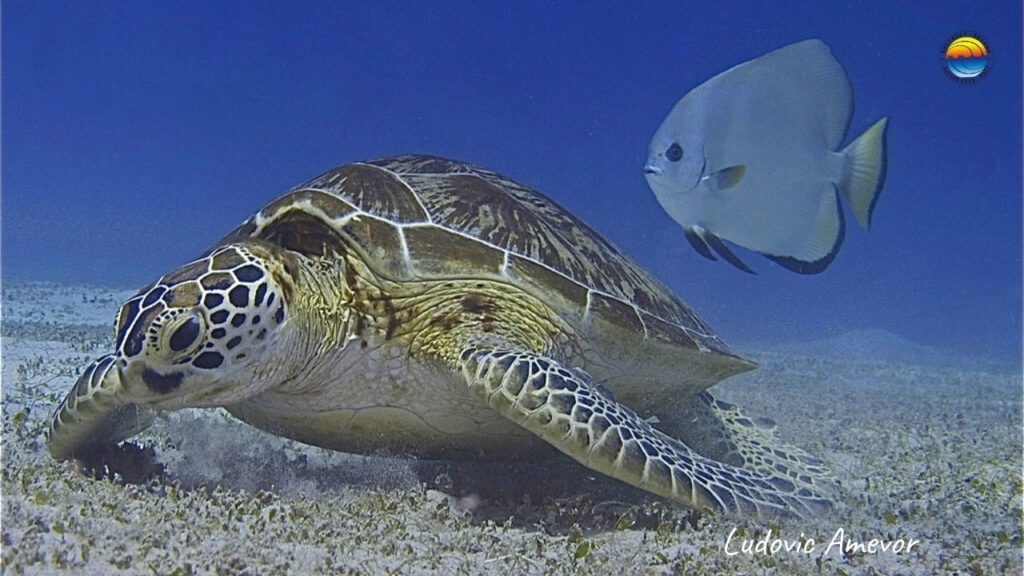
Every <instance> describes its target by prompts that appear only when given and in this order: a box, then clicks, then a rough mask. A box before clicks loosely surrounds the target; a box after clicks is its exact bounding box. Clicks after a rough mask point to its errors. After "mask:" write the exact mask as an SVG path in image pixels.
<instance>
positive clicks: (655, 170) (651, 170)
mask: <svg viewBox="0 0 1024 576" xmlns="http://www.w3.org/2000/svg"><path fill="white" fill-rule="evenodd" d="M661 172H662V171H661V168H659V167H657V166H655V165H654V164H648V165H646V166H644V174H654V175H657V176H661Z"/></svg>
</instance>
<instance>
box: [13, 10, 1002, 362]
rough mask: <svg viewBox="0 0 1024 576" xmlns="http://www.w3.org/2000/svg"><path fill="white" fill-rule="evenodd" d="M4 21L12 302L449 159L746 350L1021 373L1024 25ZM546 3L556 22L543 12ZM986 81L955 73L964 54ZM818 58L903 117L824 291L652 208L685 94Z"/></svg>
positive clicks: (623, 19)
mask: <svg viewBox="0 0 1024 576" xmlns="http://www.w3.org/2000/svg"><path fill="white" fill-rule="evenodd" d="M353 4H355V3H349V2H325V3H322V4H318V3H315V2H302V3H290V2H274V3H237V2H230V3H229V2H104V3H98V2H39V1H37V0H32V1H5V2H3V15H2V16H3V17H2V20H3V22H2V26H3V28H2V49H3V52H2V54H3V62H2V64H3V65H2V81H3V84H2V89H3V93H2V96H3V113H2V114H3V117H2V120H3V124H2V145H3V148H2V161H3V176H2V178H3V179H2V185H3V197H2V202H3V204H2V208H3V213H2V241H3V253H2V256H3V269H2V271H3V277H4V279H49V280H60V281H87V282H94V283H103V284H110V285H140V284H144V283H148V282H149V281H151V280H152V279H154V278H155V277H157V276H158V275H160V274H162V273H164V272H166V271H168V270H170V269H171V268H172V267H174V266H176V265H178V264H180V263H183V262H185V261H187V260H189V259H191V258H192V257H194V256H196V255H198V254H199V253H201V252H202V251H204V250H205V249H206V248H207V247H208V246H209V245H210V244H211V243H212V242H214V241H216V240H217V239H219V238H220V237H221V236H222V235H223V234H224V233H225V232H227V231H228V230H230V229H231V228H232V227H234V226H235V225H236V224H238V223H239V222H241V221H242V220H243V219H245V218H246V217H247V216H248V215H249V214H251V213H252V212H253V211H255V210H256V209H257V208H259V207H260V206H261V205H263V204H264V203H265V202H267V201H268V200H270V199H271V198H273V197H275V196H277V195H278V194H279V193H280V192H282V191H283V190H284V189H286V188H288V187H290V186H292V185H294V184H296V183H298V182H301V181H303V180H305V179H306V178H309V177H311V176H314V175H316V174H319V173H320V172H322V171H324V170H325V169H327V168H330V167H332V166H335V165H338V164H342V163H346V162H350V161H355V160H360V159H368V158H372V157H377V156H383V155H391V154H397V153H409V152H416V153H431V154H438V155H443V156H449V157H454V158H458V159H462V160H466V161H470V162H474V163H478V164H482V165H484V166H487V167H490V168H492V169H495V170H498V171H500V172H502V173H505V174H506V175H508V176H510V177H512V178H514V179H517V180H520V181H522V182H524V183H527V184H529V185H532V186H533V187H535V188H537V189H539V190H540V191H542V192H544V193H545V194H547V195H549V196H550V197H552V198H554V199H555V200H556V201H558V202H559V203H561V204H562V205H564V206H565V207H567V208H568V209H570V210H571V211H573V212H574V213H576V214H577V215H579V216H581V217H582V218H583V219H584V220H586V221H587V222H589V223H590V224H592V225H593V226H594V227H595V228H596V229H598V230H600V231H602V232H603V233H604V234H606V235H607V236H608V237H609V238H610V239H611V240H612V241H613V242H615V243H616V244H617V245H618V246H620V247H621V248H622V249H623V250H624V251H625V252H627V253H628V254H629V255H631V256H632V257H634V258H635V259H636V260H638V261H639V262H640V263H641V264H643V265H644V266H646V267H648V268H649V269H651V270H652V271H653V272H654V273H655V274H656V275H657V276H659V277H660V278H661V279H663V280H664V281H665V282H667V283H668V284H669V285H670V286H672V287H673V288H674V289H675V290H676V291H677V292H678V293H679V294H681V295H682V296H683V298H684V299H686V300H687V301H688V302H689V303H690V304H691V305H693V306H694V307H695V308H696V309H697V310H698V311H699V312H701V314H702V315H703V316H704V317H705V318H706V319H707V320H708V321H709V322H710V323H711V324H712V325H713V326H715V327H716V328H717V329H718V331H719V332H720V333H721V334H722V335H723V336H724V337H725V338H726V340H728V341H734V342H761V343H764V342H773V341H781V340H793V339H810V338H821V337H826V336H830V335H835V334H839V333H842V332H845V331H848V330H854V329H865V328H871V329H875V328H881V329H885V330H888V331H890V332H893V333H896V334H899V335H900V336H903V337H905V338H909V339H911V340H913V341H915V342H918V343H921V344H925V345H928V346H935V347H941V348H947V349H952V350H956V351H958V352H959V353H963V354H971V355H973V354H985V355H990V356H993V355H994V356H1000V357H1003V358H1011V359H1013V360H1014V361H1015V362H1019V354H1020V350H1021V297H1022V295H1021V274H1022V264H1021V242H1022V239H1021V209H1022V207H1021V195H1022V194H1021V153H1022V150H1021V26H1020V22H1021V4H1020V2H1019V1H1016V0H1012V1H1001V2H991V3H963V2H948V1H947V2H928V3H906V4H905V5H904V4H903V3H896V2H880V1H871V2H862V1H857V2H848V3H839V2H808V3H765V4H763V5H759V6H754V3H745V2H744V3H739V2H737V3H704V4H694V3H687V4H683V3H679V2H665V3H643V4H637V5H636V6H632V4H633V3H618V4H619V5H617V6H614V7H605V6H602V7H597V6H595V5H591V4H584V3H571V4H570V3H554V4H553V5H550V6H548V5H547V3H510V4H499V3H493V2H491V3H481V4H482V6H479V5H478V3H476V2H454V3H443V4H440V5H429V4H427V3H419V2H416V3H414V2H398V3H377V2H374V3H359V5H358V6H353ZM541 4H544V5H541ZM960 31H968V32H974V33H977V34H979V35H981V37H982V38H983V40H984V41H985V42H986V43H987V45H988V46H989V48H990V58H989V68H990V70H989V71H988V73H987V75H986V76H985V77H984V78H982V79H981V80H980V81H978V82H976V83H974V84H959V83H957V82H954V81H953V80H951V79H950V78H949V77H948V76H947V74H946V73H945V71H944V69H945V61H944V51H945V47H946V44H947V43H948V41H949V40H950V39H951V37H952V36H953V35H954V34H956V33H958V32H960ZM809 37H818V38H822V39H823V40H825V41H826V42H827V43H828V44H829V45H830V46H831V48H832V50H833V52H834V54H835V55H836V57H837V58H838V60H839V61H840V62H841V63H842V64H843V66H844V67H845V68H846V70H847V73H848V74H849V76H850V78H851V81H852V83H853V86H854V93H855V100H854V101H855V110H854V117H853V120H852V123H851V126H850V134H849V136H851V137H852V136H854V135H857V134H860V133H861V132H863V131H864V130H865V129H866V128H867V127H868V126H870V125H871V123H873V122H874V121H875V120H877V119H878V118H880V117H882V116H890V117H891V119H892V121H891V124H890V129H889V171H888V179H887V181H886V185H885V189H884V190H883V192H882V198H881V200H880V201H879V203H878V206H877V209H876V211H875V220H874V228H873V230H872V231H871V232H870V233H868V234H865V233H864V232H863V231H862V230H860V229H859V228H856V227H854V226H852V222H853V220H852V218H849V217H848V222H850V223H851V226H850V228H849V230H848V233H847V237H846V241H845V243H844V245H843V248H842V250H841V252H840V254H839V256H838V258H837V259H836V261H835V263H834V264H833V265H832V266H831V267H830V268H829V269H828V270H827V271H826V272H825V273H824V274H822V275H820V276H810V277H808V276H800V275H796V274H793V273H790V272H788V271H786V270H783V269H781V268H779V267H777V266H775V265H774V264H772V263H770V262H768V261H767V260H764V259H762V258H760V257H758V256H756V255H754V254H751V253H746V252H742V251H741V252H740V253H741V255H742V257H743V258H744V259H745V260H746V261H747V262H748V264H751V265H752V266H753V267H755V268H756V270H757V271H758V275H756V276H750V275H745V274H742V273H740V272H738V271H737V270H735V269H733V268H732V267H730V266H728V265H727V264H724V263H712V262H708V261H706V260H703V259H702V258H701V257H700V256H698V255H697V254H696V253H695V252H693V251H692V250H691V249H690V247H689V246H687V245H686V243H685V241H684V239H683V237H682V234H681V232H680V230H679V228H678V226H677V225H676V224H675V223H674V222H673V221H672V220H671V219H670V218H669V217H668V216H666V215H665V214H664V213H663V212H662V210H661V208H660V207H659V206H658V204H657V202H656V201H655V199H654V196H653V194H652V193H651V192H650V191H649V189H648V188H647V185H646V183H645V181H644V178H643V175H642V172H641V167H642V164H643V161H644V158H645V155H646V148H647V143H648V140H649V139H650V137H651V135H652V134H653V133H654V130H655V129H656V128H657V127H658V125H659V124H660V123H661V121H662V119H663V118H664V116H665V114H666V113H667V112H668V110H669V108H670V107H671V106H672V105H673V104H674V103H675V102H676V100H677V99H678V98H680V97H681V96H682V95H683V94H684V93H685V92H686V91H688V90H689V89H691V88H693V87H694V86H696V85H698V84H699V83H701V82H703V81H704V80H706V79H708V78H710V77H711V76H713V75H714V74H716V73H718V72H720V71H722V70H724V69H726V68H728V67H730V66H732V65H734V64H737V63H739V62H741V61H744V60H747V59H750V58H753V57H756V56H759V55H761V54H763V53H765V52H767V51H769V50H771V49H774V48H777V47H780V46H783V45H786V44H789V43H791V42H794V41H797V40H801V39H804V38H809Z"/></svg>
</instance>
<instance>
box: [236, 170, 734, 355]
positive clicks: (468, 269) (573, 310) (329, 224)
mask: <svg viewBox="0 0 1024 576" xmlns="http://www.w3.org/2000/svg"><path fill="white" fill-rule="evenodd" d="M247 236H249V237H258V238H262V239H264V240H269V241H271V242H276V243H279V244H281V245H284V246H286V247H288V248H289V249H292V250H297V251H300V252H303V253H306V254H310V255H319V256H326V255H328V254H330V253H332V251H333V250H332V249H333V248H336V247H337V246H338V245H339V243H341V242H343V243H344V245H345V246H347V247H351V246H358V247H359V248H360V249H361V251H362V252H363V257H364V258H365V259H366V260H367V262H368V263H369V264H370V265H371V266H372V267H373V268H374V269H375V271H376V272H377V273H379V274H382V275H384V276H387V277H389V278H390V279H391V280H395V281H398V282H401V281H411V280H424V279H426V280H429V279H444V278H451V277H460V278H467V277H469V278H489V279H495V280H499V281H504V282H508V283H512V284H514V285H516V286H519V287H520V288H522V289H525V290H528V291H529V292H530V293H532V294H533V295H534V296H537V297H538V298H541V299H542V300H543V301H545V302H548V303H550V304H551V305H552V306H554V307H555V310H556V311H557V312H558V313H559V314H560V315H562V316H563V317H565V318H566V319H568V320H569V321H570V322H571V323H573V324H574V325H576V326H581V327H583V328H584V329H586V327H587V326H593V325H595V323H598V324H600V325H601V326H603V328H602V329H601V330H602V332H603V333H605V334H606V335H607V337H611V338H617V339H620V340H626V341H635V342H636V345H637V346H639V345H640V343H642V342H648V343H649V342H651V341H656V342H662V343H665V344H669V345H671V347H673V348H679V347H682V348H688V349H692V350H694V351H699V352H700V353H701V355H702V356H703V355H704V353H710V354H713V355H716V356H730V357H732V356H734V355H733V354H732V352H730V350H729V349H728V348H727V347H726V346H725V344H723V343H722V342H721V341H720V340H719V339H718V338H717V337H716V336H715V335H714V333H713V332H712V330H711V329H710V328H709V327H708V326H707V325H706V324H705V323H704V322H703V321H702V320H701V319H700V318H699V317H698V316H697V315H696V314H695V313H694V312H693V310H691V309H690V307H689V306H687V305H686V304H685V303H684V302H683V301H682V300H681V299H679V298H678V297H677V296H676V295H675V294H673V293H672V291H671V290H669V289H668V288H667V287H666V286H665V285H664V284H662V283H661V282H659V281H658V280H657V279H655V278H654V277H653V276H652V275H651V274H649V273H648V272H646V271H645V270H643V269H642V268H641V267H640V266H638V265H637V264H636V263H634V262H633V261H632V260H631V259H629V258H628V257H626V256H625V255H623V254H622V252H620V251H619V250H618V249H617V248H616V247H615V246H614V245H612V244H611V242H609V241H608V240H606V239H605V238H604V237H603V236H601V235H600V234H598V233H597V232H595V231H594V230H593V229H592V228H590V226H588V225H586V224H585V223H584V222H582V221H581V220H579V219H578V218H576V217H575V216H573V215H572V214H571V213H569V212H568V211H566V210H565V209H564V208H562V207H561V206H559V205H558V204H556V203H555V202H553V201H552V200H551V199H549V198H547V197H546V196H544V195H542V194H540V193H539V192H537V191H535V190H532V189H531V188H529V187H527V186H524V185H522V184H519V183H518V182H515V181H513V180H510V179H508V178H506V177H504V176H502V175H500V174H498V173H496V172H492V171H490V170H486V169H483V168H480V167H477V166H472V165H469V164H465V163H462V162H457V161H452V160H447V159H444V158H438V157H433V156H397V157H391V158H383V159H379V160H372V161H368V162H358V163H353V164H347V165H344V166H341V167H338V168H335V169H333V170H330V171H328V172H326V173H324V174H322V175H320V176H318V177H316V178H313V179H312V180H310V181H308V182H306V183H304V184H301V185H299V186H297V187H295V188H293V189H292V190H290V191H289V192H288V193H286V194H285V195H283V196H282V197H280V198H278V199H277V200H275V201H274V202H272V203H270V204H269V205H267V206H266V207H265V208H263V209H262V210H260V211H259V212H258V213H257V214H255V215H254V216H253V217H252V218H250V219H249V220H247V221H246V222H245V223H244V224H242V226H240V227H239V228H238V229H236V230H235V231H234V232H233V233H232V234H231V235H229V236H228V237H227V238H225V239H224V241H222V243H223V242H230V241H232V240H234V239H237V238H240V237H247ZM740 365H742V366H740ZM747 367H749V364H746V363H745V362H743V361H740V362H739V364H738V366H737V367H734V368H735V369H734V370H727V372H735V371H739V370H741V369H746V368H747ZM722 375H725V374H722Z"/></svg>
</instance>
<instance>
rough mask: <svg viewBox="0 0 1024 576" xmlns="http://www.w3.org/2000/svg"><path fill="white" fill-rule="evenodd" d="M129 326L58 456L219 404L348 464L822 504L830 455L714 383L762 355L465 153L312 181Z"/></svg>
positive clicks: (82, 400)
mask: <svg viewBox="0 0 1024 576" xmlns="http://www.w3.org/2000/svg"><path fill="white" fill-rule="evenodd" d="M115 330H116V349H115V350H114V351H113V352H112V353H110V354H107V355H105V356H103V357H101V358H99V359H98V360H96V361H95V362H94V363H93V364H92V365H90V366H89V367H88V368H87V369H86V370H85V371H84V373H83V374H82V376H81V377H80V378H79V379H78V381H77V382H76V384H75V385H74V387H73V388H72V389H71V390H70V391H69V393H68V395H67V396H66V397H65V399H64V400H63V401H62V402H61V403H60V405H59V406H58V407H57V408H56V410H55V412H54V415H53V418H52V421H51V426H50V429H49V432H48V444H49V448H50V451H51V453H52V454H53V456H54V457H56V458H59V459H82V460H89V459H90V458H92V457H95V456H96V455H97V454H101V453H102V452H103V451H104V450H106V449H109V447H111V446H113V445H115V444H116V443H118V442H120V441H121V440H124V439H126V438H128V437H130V436H131V435H134V434H136V433H138V432H139V431H141V430H143V429H145V428H146V427H147V426H149V425H150V423H151V422H152V416H153V414H154V412H157V411H167V410H175V409H180V408H186V407H214V406H223V407H224V408H226V409H227V410H228V411H229V412H230V413H231V414H233V415H234V416H236V417H237V418H239V419H241V420H243V421H245V422H247V423H249V424H252V425H254V426H256V427H258V428H261V429H263V430H266V431H268V432H271V433H274V434H278V435H282V436H287V437H290V438H294V439H296V440H299V441H302V442H306V443H309V444H314V445H318V446H323V447H327V448H332V449H336V450H343V451H348V452H361V453H367V452H380V451H388V452H393V453H405V454H411V455H417V456H422V457H430V458H530V457H533V455H535V454H536V453H537V452H536V449H537V448H538V447H539V442H540V441H545V442H547V443H548V444H551V445H552V446H554V447H555V448H557V449H558V450H560V451H562V452H563V453H565V454H568V455H569V456H571V457H573V458H575V459H576V460H578V461H579V462H581V463H583V464H584V465H586V466H589V467H590V468H592V469H594V470H597V471H599V472H602V473H605V474H608V475H610V476H612V477H615V478H618V479H620V480H623V481H624V482H627V483H629V484H632V485H634V486H637V487H639V488H642V489H645V490H647V491H649V492H652V493H654V494H658V495H660V496H664V497H667V498H670V499H673V500H675V501H677V502H680V503H682V504H684V505H687V506H691V507H695V508H698V509H703V510H709V511H714V512H721V511H725V512H741V513H760V514H767V515H796V516H807V515H810V514H814V513H816V512H817V511H820V510H822V509H824V508H827V507H828V506H829V505H830V500H829V491H830V486H831V481H830V479H829V477H828V474H827V472H826V471H825V469H824V468H823V467H822V465H821V462H820V461H819V460H817V459H815V458H813V457H811V456H809V455H807V454H806V453H804V452H802V451H800V450H799V449H797V448H794V447H791V446H785V445H783V444H780V443H779V442H778V441H777V440H776V439H775V437H774V434H773V431H772V428H773V423H771V422H770V421H769V420H767V419H754V418H748V417H745V416H744V415H743V414H742V413H741V412H740V411H739V410H738V409H737V408H736V407H735V406H732V405H729V404H725V403H723V402H719V401H717V400H715V399H714V398H712V397H711V395H710V394H709V393H708V392H707V391H706V389H707V388H709V387H710V386H713V385H714V384H715V383H717V382H719V381H720V380H722V379H723V378H726V377H728V376H731V375H734V374H737V373H740V372H743V371H746V370H750V369H752V368H753V367H754V365H753V364H752V363H750V362H747V361H745V360H743V359H742V358H740V357H738V356H737V355H735V354H734V353H732V352H731V351H730V350H729V348H728V347H726V346H725V344H724V343H722V341H721V340H719V339H718V338H717V337H716V336H715V335H714V333H713V332H712V331H711V329H710V328H709V327H708V326H707V325H706V324H705V323H704V322H703V321H701V320H700V318H698V317H697V315H696V314H695V313H694V312H693V311H692V310H691V309H690V308H689V307H688V306H687V305H686V304H685V303H684V302H683V301H682V300H681V299H679V298H678V297H677V296H675V295H674V294H673V293H672V291H671V290H669V289H668V288H667V287H665V286H664V285H663V284H662V283H660V282H659V281H658V280H656V279H655V278H654V277H653V276H652V275H651V274H649V273H648V272H646V271H645V270H643V269H642V268H640V267H639V266H638V265H637V264H635V263H634V262H633V261H632V260H630V259H629V258H627V257H626V256H624V255H623V254H622V253H621V252H619V251H618V250H617V249H616V248H615V247H614V246H613V245H612V244H611V243H610V242H608V241H607V240H606V239H604V238H603V237H602V236H601V235H600V234H598V233H597V232H595V231H594V230H593V229H591V228H590V227H589V226H587V225H586V224H584V223H583V222H582V221H580V220H579V219H578V218H576V217H574V216H573V215H572V214H570V213H569V212H567V211H566V210H564V209H563V208H561V207H560V206H558V205H557V204H555V203H554V202H553V201H551V200H550V199H548V198H546V197H545V196H543V195H541V194H540V193H538V192H536V191H534V190H531V189H530V188H528V187H526V186H524V185H522V184H519V183H516V182H514V181H512V180H510V179H508V178H506V177H504V176H501V175H500V174H497V173H495V172H492V171H489V170H486V169H483V168H479V167H476V166H472V165H468V164H464V163H461V162H456V161H451V160H446V159H443V158H437V157H430V156H401V157H393V158H385V159H381V160H373V161H368V162H359V163H353V164H348V165H345V166H341V167H339V168H336V169H333V170H330V171H328V172H327V173H325V174H323V175H321V176H319V177H317V178H314V179H313V180H310V181H308V182H306V183H304V184H302V185H300V186H297V187H295V188H293V189H292V190H290V191H289V192H287V193H286V194H284V195H283V196H281V197H280V198H278V199H277V200H275V201H273V202H271V203H270V204H269V205H267V206H266V207H264V208H263V209H262V210H260V211H259V212H257V213H256V214H255V215H253V216H252V217H251V218H249V219H248V220H246V221H245V222H244V223H243V224H242V225H241V226H239V227H238V228H236V229H235V230H234V231H233V232H231V233H230V234H228V236H226V237H225V238H224V239H223V240H221V241H220V242H218V243H217V244H216V245H215V246H214V247H213V248H212V249H211V250H209V251H208V252H207V253H206V254H204V255H203V256H201V257H200V258H198V259H197V260H195V261H193V262H191V263H188V264H186V265H184V266H182V267H180V268H178V269H176V270H174V271H172V272H171V273H169V274H167V275H165V276H163V277H161V278H160V279H159V280H157V281H156V282H155V283H153V284H152V285H150V286H147V287H146V288H143V289H142V290H141V291H140V292H139V293H138V294H137V295H135V296H134V297H132V298H131V299H129V300H128V301H127V302H126V303H125V304H124V305H123V306H122V308H121V311H120V313H119V314H118V317H117V319H116V322H115ZM651 417H656V418H657V421H658V422H660V423H659V425H658V426H659V428H660V429H657V428H655V427H654V425H652V424H651V421H652V420H653V419H652V418H651Z"/></svg>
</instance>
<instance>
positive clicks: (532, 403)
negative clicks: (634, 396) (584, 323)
mask: <svg viewBox="0 0 1024 576" xmlns="http://www.w3.org/2000/svg"><path fill="white" fill-rule="evenodd" d="M460 362H461V369H462V372H463V375H464V376H465V378H466V381H467V383H468V384H469V386H470V388H471V389H473V391H474V392H475V393H476V394H477V395H478V396H479V397H480V398H481V399H482V400H484V402H486V403H487V405H488V406H490V407H491V408H493V409H494V410H496V411H498V412H499V413H501V414H502V415H504V416H505V417H506V418H508V419H510V420H512V421H513V422H515V423H517V424H519V425H520V426H522V427H524V428H526V429H527V430H529V431H531V432H533V433H534V434H536V435H537V436H539V437H540V438H542V439H544V440H545V441H546V442H548V443H550V444H551V445H553V446H554V447H556V448H558V449H559V450H561V451H562V452H564V453H565V454H567V455H569V456H571V457H572V458H573V459H575V460H576V461H578V462H580V463H581V464H583V465H585V466H587V467H589V468H591V469H593V470H596V471H598V472H601V473H603V474H607V475H609V476H611V477H613V478H616V479H618V480H621V481H623V482H626V483H628V484H631V485H633V486H636V487H638V488H642V489H644V490H647V491H648V492H651V493H653V494H657V495H659V496H662V497H666V498H670V499H672V500H675V501H677V502H679V503H681V504H684V505H686V506H690V507H693V508H697V509H699V510H705V511H712V512H741V513H748V514H751V513H752V514H760V515H766V516H798V517H809V516H812V515H813V514H816V513H819V512H821V511H822V510H824V509H827V508H828V507H829V506H830V504H831V502H830V501H829V499H828V497H827V496H825V495H824V494H823V493H821V492H815V491H813V490H812V489H811V487H808V486H806V485H804V486H798V485H797V484H795V483H793V482H791V481H790V480H788V479H786V478H783V477H780V476H777V475H772V474H765V473H762V472H759V471H754V470H746V469H743V468H737V467H733V466H729V465H727V464H723V463H721V462H716V461H714V460H710V459H708V458H705V457H703V456H701V455H700V454H698V453H696V452H695V451H693V450H691V449H690V448H689V447H688V446H686V445H685V444H683V443H682V442H679V441H678V440H675V439H674V438H671V437H670V436H667V435H665V434H663V433H662V432H660V431H658V430H656V429H655V428H654V427H652V426H651V425H650V424H649V423H648V422H646V421H644V420H643V419H642V418H640V417H639V416H637V414H636V413H635V412H633V411H632V410H630V409H629V408H627V407H625V406H623V405H621V404H619V403H618V402H616V401H615V400H613V399H611V398H609V397H608V395H607V394H603V393H602V392H601V390H600V389H599V388H598V387H597V386H596V385H595V384H594V383H593V382H592V381H591V380H590V378H589V377H587V376H586V374H584V373H581V372H580V371H573V370H569V369H567V368H565V367H563V366H561V365H560V364H559V363H558V362H556V361H554V360H552V359H549V358H545V357H543V356H540V355H537V354H533V353H530V352H525V351H506V350H499V349H486V348H475V347H474V348H469V349H467V350H465V351H464V352H463V353H462V354H461V355H460Z"/></svg>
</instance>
